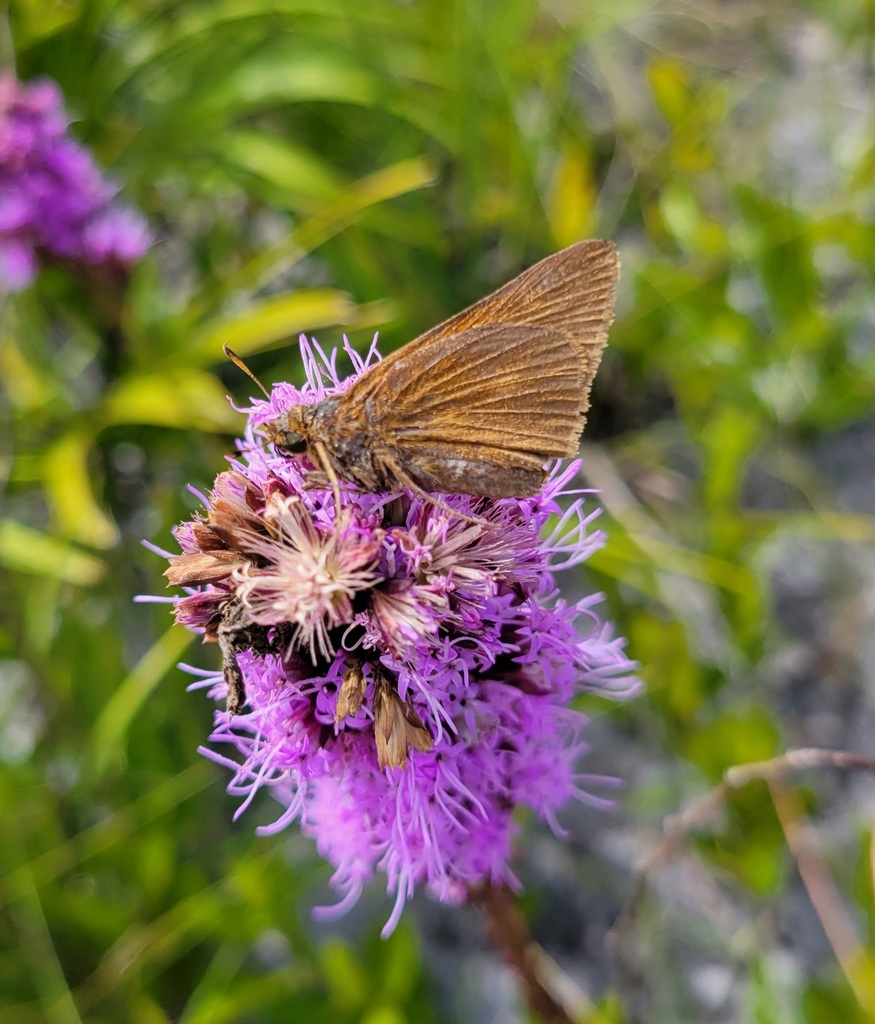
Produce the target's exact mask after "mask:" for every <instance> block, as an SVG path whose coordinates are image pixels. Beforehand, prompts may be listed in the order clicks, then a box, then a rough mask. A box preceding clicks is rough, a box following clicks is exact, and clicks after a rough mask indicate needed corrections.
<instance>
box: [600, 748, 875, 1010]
mask: <svg viewBox="0 0 875 1024" xmlns="http://www.w3.org/2000/svg"><path fill="white" fill-rule="evenodd" d="M820 768H838V769H840V770H843V771H866V772H873V773H875V759H873V758H868V757H862V756H860V755H858V754H853V753H850V752H849V751H845V750H826V749H822V748H817V747H804V748H800V749H798V750H788V751H787V752H786V753H784V754H781V755H780V756H778V757H774V758H771V759H769V760H767V761H755V762H752V763H750V764H741V765H733V766H732V767H730V768H728V769H727V770H726V772H725V773H724V776H723V778H722V780H721V781H720V782H719V783H718V784H717V785H716V786H714V787H713V788H712V789H710V790H708V792H706V793H704V794H703V795H702V796H701V797H699V798H698V799H697V800H695V801H694V802H693V803H692V804H691V805H690V806H689V807H688V808H686V809H685V810H683V811H680V812H678V813H677V814H672V815H670V816H669V817H667V818H665V820H664V821H663V826H662V831H663V837H662V839H661V840H660V841H659V842H657V843H656V845H655V846H654V847H653V849H651V850H650V852H649V853H648V854H647V856H646V857H645V858H644V859H643V860H642V862H641V863H640V865H639V866H638V868H637V870H636V872H635V876H636V881H635V885H634V887H633V890H632V894H631V896H630V898H629V900H628V901H627V904H626V907H625V908H624V910H623V913H622V914H621V915H620V917H619V918H618V919H617V923H616V924H615V925H614V929H613V937H614V948H615V951H616V953H617V957H618V961H619V967H620V973H621V975H622V976H624V979H625V980H626V981H627V982H629V983H630V985H634V987H635V988H636V989H638V988H642V987H644V986H643V979H642V977H641V970H640V966H639V961H640V957H639V956H638V953H637V945H636V926H637V919H638V913H639V911H640V908H641V904H642V902H643V900H644V897H645V896H646V894H647V891H648V890H649V888H650V885H651V881H652V878H653V875H654V874H655V873H656V872H657V871H659V870H660V869H661V868H663V867H666V866H668V865H669V864H670V863H671V862H672V861H673V859H674V858H675V857H676V856H677V855H678V854H679V853H680V852H681V851H682V850H683V848H684V846H685V844H686V841H687V839H688V837H689V835H690V833H691V832H692V831H693V830H694V829H697V828H700V827H702V826H704V825H706V824H707V823H708V822H710V821H712V820H713V817H714V815H715V813H716V812H717V811H719V810H720V809H721V808H722V807H723V805H724V803H725V802H726V800H727V798H728V797H729V796H730V795H731V794H732V793H733V792H734V791H736V790H739V789H741V788H743V787H744V786H746V785H748V783H750V782H756V781H759V782H765V783H766V784H767V785H768V787H769V791H770V793H771V797H772V801H773V803H774V806H775V811H776V814H777V815H778V820H779V821H780V824H781V827H782V829H783V831H784V835H785V837H786V839H787V846H788V847H789V849H790V851H791V853H792V854H793V856H794V857H795V859H796V864H797V868H798V871H799V875H800V877H801V879H802V882H803V885H804V886H805V889H806V892H807V893H808V896H809V899H810V900H811V903H812V906H813V907H814V910H815V912H816V914H817V916H818V918H819V920H820V922H821V925H822V927H823V929H824V933H825V934H826V936H827V939H828V941H829V943H830V945H831V947H832V949H833V952H834V954H835V956H836V960H837V961H838V963H839V965H840V967H841V969H842V971H843V973H844V975H845V977H846V978H847V980H848V984H849V985H850V986H851V989H852V990H853V992H854V995H855V997H856V998H857V1001H858V1002H859V1004H860V1005H861V1007H863V1008H864V1009H865V1010H866V1011H867V1013H869V1014H870V1015H871V1016H872V1019H875V986H873V978H875V965H873V963H872V960H871V957H869V956H868V955H867V954H866V952H865V950H864V947H863V945H862V943H861V942H860V939H859V937H858V935H857V932H856V929H855V927H854V925H853V922H852V920H851V918H850V916H849V915H848V914H847V912H846V910H845V908H844V905H843V903H842V899H841V896H840V893H839V890H838V887H837V886H836V884H835V881H834V880H833V878H832V876H831V875H830V872H829V869H828V867H827V865H826V863H825V861H824V859H823V857H822V856H821V854H820V852H819V850H818V848H817V841H816V835H815V832H814V829H813V828H812V826H811V824H810V822H809V821H808V820H807V818H806V817H805V815H804V813H803V811H802V807H801V803H800V801H799V800H798V797H797V796H796V794H795V793H793V792H792V791H790V790H787V789H786V788H785V787H784V786H783V784H782V783H783V780H784V779H785V778H786V776H787V775H790V774H793V773H796V772H800V771H807V770H810V769H820ZM872 856H873V858H875V850H873V854H872ZM873 875H875V859H873Z"/></svg>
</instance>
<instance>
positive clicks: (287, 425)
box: [261, 405, 310, 455]
mask: <svg viewBox="0 0 875 1024" xmlns="http://www.w3.org/2000/svg"><path fill="white" fill-rule="evenodd" d="M261 429H262V430H263V431H264V433H265V434H266V435H267V440H268V441H269V442H270V444H272V445H273V446H274V447H275V448H276V450H277V452H278V453H279V454H280V455H302V454H303V453H304V452H305V451H307V449H308V448H309V447H310V439H309V437H308V436H307V430H306V427H305V426H304V420H303V416H302V415H301V406H299V405H296V406H293V407H292V408H291V409H287V410H286V411H285V412H283V413H281V414H280V416H279V419H277V420H276V421H275V422H273V423H264V424H262V428H261Z"/></svg>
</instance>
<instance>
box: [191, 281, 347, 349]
mask: <svg viewBox="0 0 875 1024" xmlns="http://www.w3.org/2000/svg"><path fill="white" fill-rule="evenodd" d="M355 308H356V307H355V303H354V302H353V301H352V299H351V298H350V297H349V296H348V295H347V294H346V293H345V292H340V291H336V290H334V289H330V288H323V289H310V290H306V289H300V290H299V291H294V292H287V293H286V294H284V295H277V296H273V297H271V298H269V299H264V300H262V301H261V302H256V303H253V305H251V306H250V307H249V308H248V309H247V310H245V311H244V312H243V313H241V314H239V315H237V316H234V317H228V318H225V319H223V320H221V321H219V322H218V323H216V324H214V325H211V326H208V327H207V328H206V329H205V330H204V332H203V333H202V334H201V335H200V336H199V337H198V338H197V341H196V342H195V346H194V354H195V357H196V358H197V357H198V356H200V357H202V358H212V359H217V358H219V357H220V355H221V352H222V346H223V345H230V346H231V347H232V348H233V349H234V350H235V351H236V352H238V353H239V354H240V355H242V356H246V355H251V354H252V353H253V352H260V351H262V350H263V349H266V348H268V347H270V346H271V345H277V344H279V343H280V342H282V341H288V340H290V339H291V338H295V337H297V335H298V334H299V333H300V332H301V331H309V330H313V329H314V328H317V327H326V326H333V325H334V324H342V323H347V322H348V321H349V320H350V319H351V318H352V317H353V315H354V311H355Z"/></svg>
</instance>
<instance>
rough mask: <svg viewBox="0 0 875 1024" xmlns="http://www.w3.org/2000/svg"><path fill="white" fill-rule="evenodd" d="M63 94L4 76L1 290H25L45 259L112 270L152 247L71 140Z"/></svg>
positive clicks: (142, 226) (0, 77) (139, 222)
mask: <svg viewBox="0 0 875 1024" xmlns="http://www.w3.org/2000/svg"><path fill="white" fill-rule="evenodd" d="M67 124H68V121H67V116H66V114H65V112H64V101H63V97H62V95H61V92H60V90H59V89H58V87H57V86H56V85H55V84H54V82H50V81H47V80H43V81H37V82H33V83H31V84H30V85H24V84H22V83H21V82H19V81H18V79H17V78H16V77H15V76H14V75H13V74H12V73H11V72H0V291H7V292H13V291H19V290H20V289H22V288H24V287H26V286H27V285H28V284H30V282H31V281H32V280H33V278H34V277H35V276H36V271H37V267H38V264H39V262H40V260H46V259H55V260H61V261H64V262H68V263H80V264H85V265H103V266H107V265H108V266H112V267H117V268H121V269H125V268H127V267H129V266H130V265H131V264H133V263H135V262H136V261H137V260H138V259H139V258H140V257H141V256H142V255H143V253H144V252H145V251H146V249H147V248H148V246H149V234H148V230H147V227H146V223H145V221H144V220H143V218H142V217H141V216H140V214H139V213H137V212H136V211H135V210H133V209H131V208H129V207H126V206H122V205H119V204H117V203H115V202H114V197H115V194H116V192H117V189H116V187H115V186H114V185H112V184H110V183H109V182H108V181H106V180H105V179H104V178H103V177H102V175H101V173H100V170H99V169H98V168H97V166H96V164H95V163H94V160H93V159H92V157H91V155H90V154H89V153H88V152H87V150H85V149H84V148H83V147H82V146H80V145H79V144H78V143H76V142H75V141H73V139H71V138H70V137H69V136H68V135H67Z"/></svg>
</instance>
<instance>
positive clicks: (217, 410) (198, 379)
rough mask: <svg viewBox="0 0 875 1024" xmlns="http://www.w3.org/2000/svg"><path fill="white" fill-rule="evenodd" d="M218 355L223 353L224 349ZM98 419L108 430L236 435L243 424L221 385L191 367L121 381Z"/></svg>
mask: <svg viewBox="0 0 875 1024" xmlns="http://www.w3.org/2000/svg"><path fill="white" fill-rule="evenodd" d="M215 353H221V345H219V347H218V348H217V349H216V350H215ZM98 415H99V417H100V419H101V422H102V424H103V425H104V426H108V425H110V424H116V423H149V424H153V425H155V426H161V427H174V428H177V429H182V428H192V429H195V430H211V431H218V432H220V433H224V432H230V433H233V432H234V431H235V430H237V429H239V427H240V423H241V421H240V415H239V413H237V412H235V411H234V409H233V408H232V407H231V405H230V404H229V402H228V398H227V396H226V394H225V390H224V388H223V387H222V385H221V384H220V383H219V381H218V380H217V379H216V378H215V377H213V376H212V375H211V374H209V373H205V372H203V371H201V370H195V369H192V368H190V367H186V368H185V369H181V368H180V369H174V368H169V369H167V370H165V371H162V372H159V373H149V374H138V375H136V376H132V377H127V378H125V379H123V380H121V381H120V382H119V384H118V385H117V386H116V387H115V388H114V389H113V390H112V391H110V392H109V393H108V394H107V396H106V398H105V400H104V402H103V405H102V406H101V408H100V409H99V410H98Z"/></svg>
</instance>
